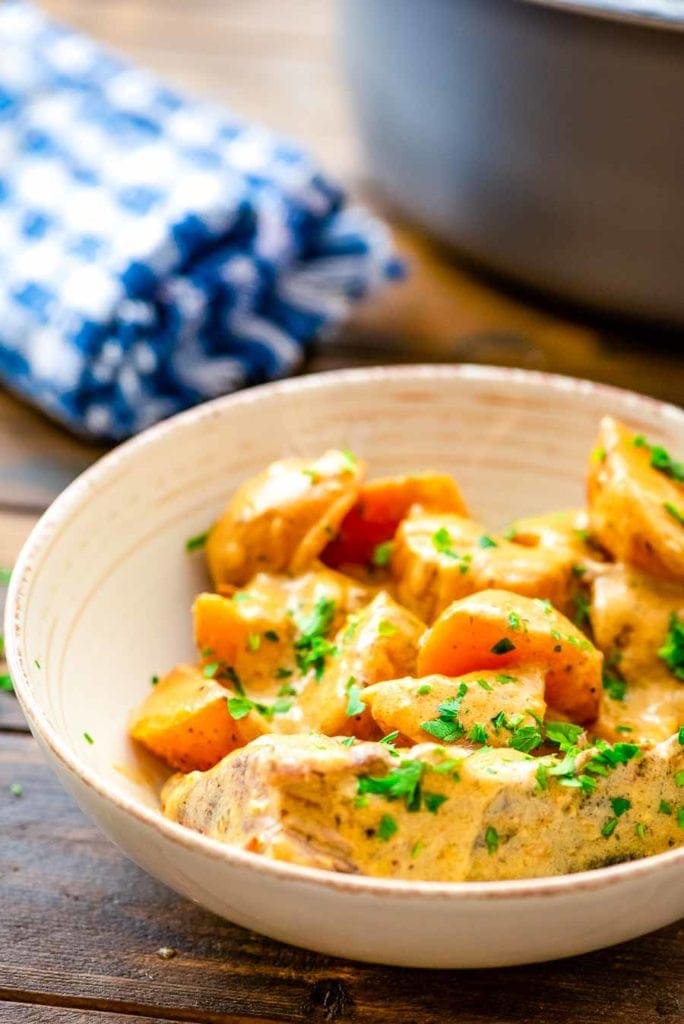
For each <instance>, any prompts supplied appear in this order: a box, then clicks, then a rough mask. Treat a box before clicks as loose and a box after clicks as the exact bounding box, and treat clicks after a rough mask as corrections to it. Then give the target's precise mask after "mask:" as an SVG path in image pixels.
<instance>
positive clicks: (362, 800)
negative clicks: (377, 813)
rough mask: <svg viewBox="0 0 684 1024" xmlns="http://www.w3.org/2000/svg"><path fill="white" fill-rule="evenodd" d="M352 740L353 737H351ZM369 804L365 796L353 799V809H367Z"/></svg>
mask: <svg viewBox="0 0 684 1024" xmlns="http://www.w3.org/2000/svg"><path fill="white" fill-rule="evenodd" d="M351 738H352V739H353V738H354V737H353V736H352V737H351ZM369 803H370V801H369V799H368V797H367V796H357V797H355V798H354V807H368V804H369Z"/></svg>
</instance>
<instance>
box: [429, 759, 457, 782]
mask: <svg viewBox="0 0 684 1024" xmlns="http://www.w3.org/2000/svg"><path fill="white" fill-rule="evenodd" d="M459 763H460V762H459V761H457V760H456V758H454V757H445V758H444V760H443V761H440V762H439V764H432V765H430V771H432V772H437V774H438V775H449V774H450V773H451V774H452V777H453V778H455V779H458V772H457V771H456V769H457V768H458V766H459Z"/></svg>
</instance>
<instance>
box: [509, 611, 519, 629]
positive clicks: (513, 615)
mask: <svg viewBox="0 0 684 1024" xmlns="http://www.w3.org/2000/svg"><path fill="white" fill-rule="evenodd" d="M508 625H509V626H510V627H511V629H520V616H519V615H518V613H517V612H509V613H508Z"/></svg>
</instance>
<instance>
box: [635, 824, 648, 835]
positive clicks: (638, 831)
mask: <svg viewBox="0 0 684 1024" xmlns="http://www.w3.org/2000/svg"><path fill="white" fill-rule="evenodd" d="M634 832H635V833H636V835H637V836H638V837H639V839H645V837H646V829H645V828H644V825H643V822H641V821H637V823H636V825H635V826H634Z"/></svg>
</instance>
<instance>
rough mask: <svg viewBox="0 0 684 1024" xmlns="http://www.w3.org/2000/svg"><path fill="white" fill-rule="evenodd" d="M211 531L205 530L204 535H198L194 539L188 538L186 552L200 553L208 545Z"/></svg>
mask: <svg viewBox="0 0 684 1024" xmlns="http://www.w3.org/2000/svg"><path fill="white" fill-rule="evenodd" d="M208 536H209V531H208V530H205V531H204V533H196V534H195V536H194V537H188V539H187V540H186V542H185V550H186V551H199V550H200V549H201V548H203V547H204V545H205V544H206V543H207V538H208Z"/></svg>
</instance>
